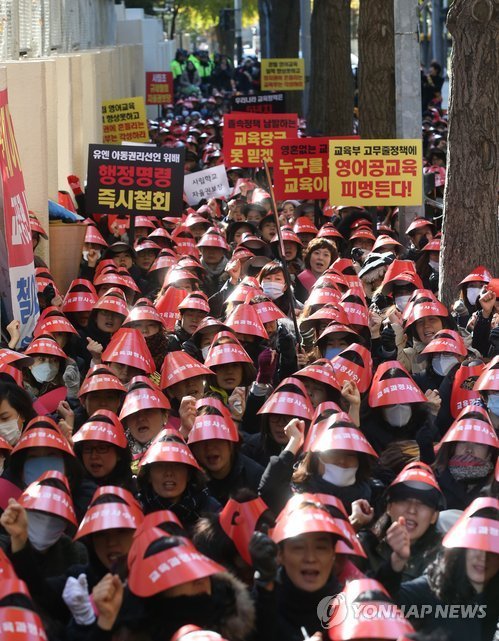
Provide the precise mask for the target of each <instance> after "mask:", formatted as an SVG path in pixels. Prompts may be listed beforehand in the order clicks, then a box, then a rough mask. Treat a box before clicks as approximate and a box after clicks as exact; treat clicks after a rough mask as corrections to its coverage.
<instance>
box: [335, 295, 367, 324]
mask: <svg viewBox="0 0 499 641" xmlns="http://www.w3.org/2000/svg"><path fill="white" fill-rule="evenodd" d="M358 293H359V292H358V291H356V290H355V291H353V290H351V289H349V290H348V291H347V292H345V294H343V296H342V297H341V301H340V305H341V307H343V309H344V310H345V311H346V313H347V316H348V320H349V323H350V324H351V325H361V326H362V327H369V310H368V309H367V305H366V304H365V301H364V300H362V298H361V297H360V296H359V295H358Z"/></svg>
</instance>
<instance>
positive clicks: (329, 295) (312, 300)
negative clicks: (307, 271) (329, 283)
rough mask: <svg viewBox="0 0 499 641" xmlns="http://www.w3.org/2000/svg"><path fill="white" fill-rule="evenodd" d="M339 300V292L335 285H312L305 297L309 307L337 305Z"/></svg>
mask: <svg viewBox="0 0 499 641" xmlns="http://www.w3.org/2000/svg"><path fill="white" fill-rule="evenodd" d="M340 300H341V292H340V290H339V289H338V288H337V287H313V288H312V290H311V292H310V295H309V297H308V299H307V304H308V305H309V306H310V307H313V306H315V305H327V304H332V305H337V304H339V302H340Z"/></svg>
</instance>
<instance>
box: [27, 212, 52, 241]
mask: <svg viewBox="0 0 499 641" xmlns="http://www.w3.org/2000/svg"><path fill="white" fill-rule="evenodd" d="M28 214H29V226H30V227H31V231H36V232H37V233H38V234H40V236H42V237H43V238H45V240H48V239H49V237H48V236H47V232H46V231H45V230H44V229H43V227H42V225H41V223H40V221H39V220H38V217H37V216H36V214H35V213H33V212H32V211H31V210H30V211H28Z"/></svg>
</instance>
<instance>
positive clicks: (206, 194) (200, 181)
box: [184, 165, 231, 206]
mask: <svg viewBox="0 0 499 641" xmlns="http://www.w3.org/2000/svg"><path fill="white" fill-rule="evenodd" d="M230 192H231V188H230V187H229V181H228V180H227V172H226V171H225V167H224V166H223V165H217V166H216V167H210V168H207V169H203V170H202V171H196V172H194V173H192V174H185V176H184V194H185V197H186V199H187V202H188V203H189V205H191V206H193V205H197V204H198V202H199V201H200V200H203V199H206V200H208V199H209V198H227V197H228V196H229V194H230Z"/></svg>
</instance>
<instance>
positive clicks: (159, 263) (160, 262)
mask: <svg viewBox="0 0 499 641" xmlns="http://www.w3.org/2000/svg"><path fill="white" fill-rule="evenodd" d="M177 260H178V258H177V255H176V254H175V252H174V251H172V250H170V249H162V250H161V252H160V253H159V254H158V255H157V256H156V259H155V261H154V263H153V264H152V265H151V266H150V267H149V271H148V272H147V273H148V274H152V272H155V271H157V270H158V269H170V267H172V266H173V265H176V264H177Z"/></svg>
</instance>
